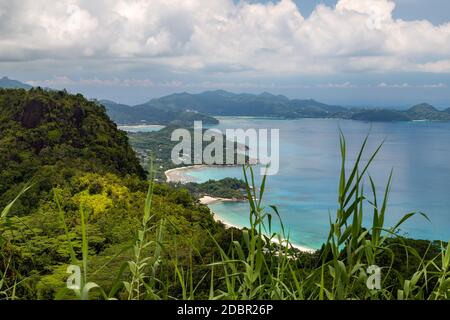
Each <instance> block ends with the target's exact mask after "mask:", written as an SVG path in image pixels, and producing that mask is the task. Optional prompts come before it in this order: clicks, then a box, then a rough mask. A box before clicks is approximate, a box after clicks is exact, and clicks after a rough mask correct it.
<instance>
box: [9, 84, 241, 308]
mask: <svg viewBox="0 0 450 320" xmlns="http://www.w3.org/2000/svg"><path fill="white" fill-rule="evenodd" d="M228 184H229V185H230V186H233V185H234V184H235V182H234V181H230V182H228ZM25 186H31V188H30V189H28V190H27V191H26V192H25V194H24V195H22V197H20V198H19V199H17V201H16V202H15V203H14V205H13V206H12V208H11V210H10V211H9V212H8V214H7V215H5V214H4V211H2V210H3V209H4V208H5V207H6V206H7V204H9V203H10V202H11V201H12V200H13V199H14V198H16V196H17V195H18V194H19V193H20V191H21V190H23V188H24V187H25ZM214 187H215V188H216V189H218V190H221V189H220V188H222V187H221V186H220V185H214ZM237 187H239V186H237ZM148 188H149V184H148V181H147V178H146V174H145V172H144V170H143V169H142V167H141V166H140V165H139V163H138V159H137V158H136V155H135V152H134V151H133V150H132V148H131V146H130V144H129V143H128V138H127V136H126V134H125V132H123V131H120V130H118V129H117V126H116V124H115V123H113V122H112V121H111V120H110V119H109V117H108V116H107V114H106V110H105V108H104V107H103V106H101V105H99V104H98V103H96V102H94V101H88V100H86V99H85V98H84V97H83V96H81V95H70V94H68V93H67V92H65V91H46V90H43V89H39V88H36V89H30V90H28V91H26V90H23V89H14V90H13V89H0V213H1V217H0V283H1V286H2V287H1V288H0V289H1V290H2V295H3V294H4V292H6V291H3V290H8V288H11V287H12V286H14V292H15V295H17V296H20V297H21V298H22V299H44V300H47V299H54V298H55V296H56V295H57V294H60V293H61V290H64V289H66V280H67V276H68V275H67V273H66V270H67V266H68V265H69V264H74V263H75V264H77V265H78V264H80V265H81V262H80V263H78V262H75V261H74V259H78V261H80V260H81V259H82V256H83V254H82V250H81V248H82V235H83V233H82V222H81V221H82V220H81V219H82V218H81V217H82V215H81V212H83V215H84V218H83V219H84V222H85V223H86V225H87V227H86V230H87V231H86V233H87V238H88V239H89V240H88V241H89V248H88V249H89V250H88V251H87V253H88V255H89V258H88V259H89V270H92V271H97V270H100V269H101V270H102V272H99V273H98V274H96V272H92V271H91V272H90V273H89V275H88V276H89V279H90V280H91V281H93V282H96V283H97V284H99V285H101V286H102V287H104V288H105V291H108V292H109V291H110V290H111V289H113V286H114V282H115V280H114V279H116V277H117V275H118V274H119V273H120V272H121V270H123V269H122V266H123V265H124V264H126V262H127V261H129V260H131V259H132V257H133V256H134V251H133V250H132V248H133V246H130V244H132V243H133V242H134V240H135V239H136V234H137V230H139V228H140V227H141V226H142V216H143V212H144V205H145V203H146V195H147V190H148ZM198 192H201V190H198ZM151 215H152V216H151V221H150V222H148V226H149V228H150V229H149V230H152V231H151V232H149V231H148V232H147V233H146V234H145V238H146V239H148V241H153V242H156V241H157V239H156V235H155V234H156V232H153V230H157V228H158V227H159V225H160V224H161V220H162V219H163V218H164V219H165V221H167V227H166V228H165V229H164V234H165V238H164V239H159V238H158V241H160V242H161V245H163V246H164V252H162V253H161V259H164V261H167V262H168V264H167V267H166V266H164V268H160V269H158V270H157V272H158V274H161V275H162V277H164V278H165V279H166V280H167V281H169V282H171V283H177V278H176V273H175V270H174V267H173V266H175V265H177V267H178V268H181V269H183V270H187V267H188V266H189V263H191V264H192V262H193V260H192V259H194V263H196V264H200V263H199V262H196V259H199V258H198V255H197V253H195V254H196V256H195V257H194V258H193V257H192V255H191V256H189V254H186V253H187V252H192V248H195V250H197V251H196V252H199V253H200V252H201V254H202V257H201V259H202V264H203V263H205V266H206V265H207V264H209V263H213V262H214V260H216V259H217V258H218V255H217V251H216V246H215V242H214V241H218V242H219V243H225V244H227V245H228V244H229V243H230V241H229V240H228V239H231V237H230V232H229V231H228V230H225V228H224V227H223V226H222V225H220V224H217V223H215V221H214V219H213V216H212V214H211V212H210V210H209V209H208V208H207V207H205V206H201V205H199V204H198V203H196V201H195V199H194V198H193V197H192V196H191V194H190V193H189V192H188V190H186V189H184V188H180V187H178V188H173V187H171V186H169V185H167V184H164V185H160V184H158V185H155V186H154V188H153V206H152V212H151ZM207 234H210V235H213V236H214V237H215V238H214V239H215V240H213V238H210V237H209V236H206V235H207ZM237 234H238V233H236V231H235V233H234V236H235V237H236V236H237ZM69 244H70V245H69ZM72 249H73V251H74V252H73V254H72V253H71V250H72ZM151 250H153V247H152V248H151V249H150V247H148V248H146V249H145V250H143V254H145V256H146V257H147V256H150V255H151V256H153V252H152V251H151ZM202 268H203V267H198V268H197V269H196V272H197V271H198V272H199V273H198V275H193V277H194V278H193V279H194V281H195V282H196V283H199V282H201V278H199V277H201V276H200V274H201V272H203V271H202V270H203V269H202ZM205 268H206V267H205ZM128 274H129V273H126V275H127V276H128ZM118 289H119V290H120V291H119V292H118V294H117V297H124V296H125V295H124V288H123V286H122V287H119V288H118ZM167 290H169V291H168V292H167V293H168V294H170V295H171V296H174V297H178V298H181V297H182V296H181V295H180V291H179V288H178V287H177V286H175V287H174V286H170V287H167ZM202 290H203V291H204V292H207V290H206V289H202ZM69 298H74V296H73V295H70V293H69ZM204 298H207V294H205V295H204Z"/></svg>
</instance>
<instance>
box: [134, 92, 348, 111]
mask: <svg viewBox="0 0 450 320" xmlns="http://www.w3.org/2000/svg"><path fill="white" fill-rule="evenodd" d="M140 107H159V108H164V109H168V110H174V111H195V112H199V113H203V114H207V115H210V116H254V117H282V118H302V117H333V116H335V114H337V113H339V112H343V111H345V110H346V109H345V108H341V107H338V106H329V105H326V104H323V103H320V102H317V101H314V100H298V99H296V100H290V99H288V98H287V97H285V96H282V95H272V94H270V93H267V92H265V93H262V94H259V95H254V94H247V93H243V94H234V93H231V92H227V91H223V90H217V91H207V92H203V93H199V94H190V93H186V92H184V93H178V94H172V95H169V96H165V97H162V98H159V99H153V100H150V101H149V102H147V103H145V104H143V105H141V106H140Z"/></svg>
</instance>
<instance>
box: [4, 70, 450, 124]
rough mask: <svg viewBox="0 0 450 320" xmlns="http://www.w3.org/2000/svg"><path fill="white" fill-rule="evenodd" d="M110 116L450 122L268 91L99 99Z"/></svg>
mask: <svg viewBox="0 0 450 320" xmlns="http://www.w3.org/2000/svg"><path fill="white" fill-rule="evenodd" d="M0 88H8V89H17V88H21V89H31V88H32V86H30V85H28V84H25V83H22V82H20V81H17V80H11V79H9V78H7V77H4V78H2V79H0ZM97 102H98V103H99V104H101V105H103V106H104V107H105V108H106V112H107V114H108V115H109V117H110V118H111V119H112V120H113V121H114V122H116V123H117V124H120V125H135V124H159V125H176V126H191V125H192V124H193V122H194V121H203V123H204V124H210V125H213V124H217V123H218V120H217V119H216V118H215V117H218V116H249V117H270V118H281V119H300V118H337V119H349V120H358V121H369V122H396V121H420V120H429V121H450V108H448V109H446V110H443V111H441V110H438V109H437V108H435V107H434V106H432V105H430V104H428V103H421V104H418V105H415V106H413V107H411V108H410V109H407V110H395V109H387V108H347V107H342V106H337V105H328V104H325V103H321V102H318V101H316V100H313V99H309V100H300V99H289V98H287V97H285V96H283V95H273V94H270V93H267V92H264V93H261V94H258V95H255V94H248V93H241V94H235V93H231V92H228V91H224V90H216V91H206V92H203V93H198V94H191V93H187V92H183V93H176V94H171V95H168V96H164V97H161V98H157V99H152V100H150V101H148V102H146V103H144V104H140V105H136V106H129V105H126V104H120V103H116V102H114V101H110V100H98V101H97Z"/></svg>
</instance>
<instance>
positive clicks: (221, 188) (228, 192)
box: [177, 178, 246, 200]
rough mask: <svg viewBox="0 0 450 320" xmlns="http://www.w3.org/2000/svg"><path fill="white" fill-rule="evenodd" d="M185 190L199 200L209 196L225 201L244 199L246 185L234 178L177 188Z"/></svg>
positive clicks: (184, 185) (187, 184) (191, 183)
mask: <svg viewBox="0 0 450 320" xmlns="http://www.w3.org/2000/svg"><path fill="white" fill-rule="evenodd" d="M177 187H179V188H185V189H187V190H189V192H190V193H191V194H193V195H195V196H196V197H198V198H200V197H202V196H204V195H209V196H212V197H218V198H227V199H240V200H243V199H245V189H246V184H245V182H244V181H242V180H240V179H236V178H225V179H222V180H209V181H207V182H204V183H194V182H190V183H186V184H182V185H179V186H177Z"/></svg>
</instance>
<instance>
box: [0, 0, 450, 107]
mask: <svg viewBox="0 0 450 320" xmlns="http://www.w3.org/2000/svg"><path fill="white" fill-rule="evenodd" d="M449 12H450V1H448V0H395V1H394V0H295V1H293V0H281V1H255V0H247V1H241V0H208V1H206V0H95V1H92V0H60V1H57V2H55V1H53V0H21V1H15V0H0V77H1V76H8V77H10V78H13V79H18V80H21V81H23V82H27V83H29V84H32V85H39V86H44V87H51V88H55V89H62V88H66V89H68V90H69V91H71V92H80V93H83V94H85V95H87V96H88V97H89V98H98V99H110V100H114V101H117V102H121V103H127V104H138V103H142V102H145V101H148V100H150V99H151V98H155V97H160V96H163V95H167V94H170V93H175V92H193V93H196V92H202V91H207V90H216V89H224V90H228V91H232V92H249V93H260V92H271V93H274V94H284V95H286V96H288V97H290V98H302V99H309V98H313V99H316V100H319V101H322V102H325V103H330V104H340V105H345V106H363V107H365V106H366V107H371V106H383V107H396V108H404V107H408V106H411V105H413V104H417V103H421V102H429V103H432V104H434V105H435V106H437V107H439V108H445V107H450V15H449Z"/></svg>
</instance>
